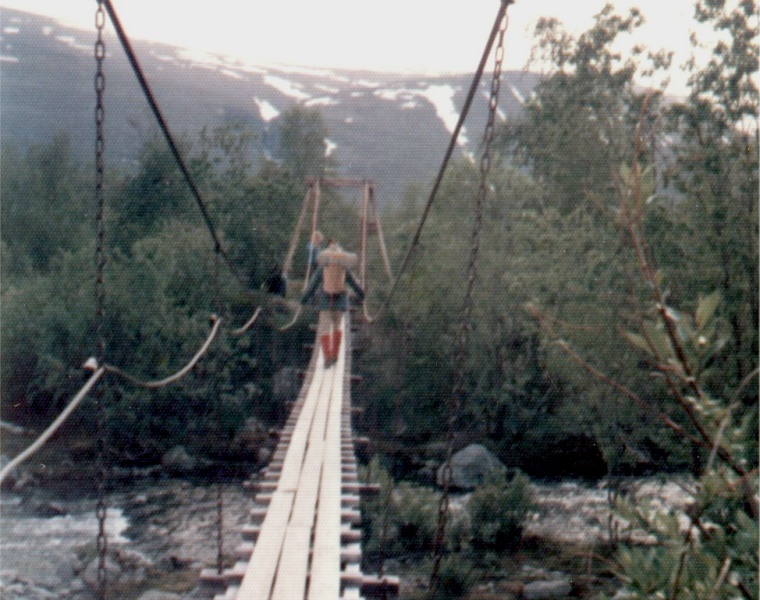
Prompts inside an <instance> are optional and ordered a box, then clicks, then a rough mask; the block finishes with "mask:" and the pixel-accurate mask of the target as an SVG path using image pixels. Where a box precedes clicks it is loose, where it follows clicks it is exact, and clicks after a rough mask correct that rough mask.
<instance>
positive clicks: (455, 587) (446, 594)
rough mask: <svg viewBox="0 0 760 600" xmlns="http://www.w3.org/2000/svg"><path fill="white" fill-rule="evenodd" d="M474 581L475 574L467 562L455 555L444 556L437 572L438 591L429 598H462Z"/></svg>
mask: <svg viewBox="0 0 760 600" xmlns="http://www.w3.org/2000/svg"><path fill="white" fill-rule="evenodd" d="M474 581H475V574H474V572H473V570H472V565H471V564H470V562H469V561H467V560H464V559H462V557H461V556H457V555H449V556H446V557H445V558H444V559H443V560H442V561H441V566H440V569H439V571H438V589H437V591H436V593H435V594H430V598H431V600H432V599H436V600H437V599H439V598H440V599H449V598H462V597H463V596H465V595H466V594H467V592H468V591H469V589H470V588H471V587H472V584H473V583H474Z"/></svg>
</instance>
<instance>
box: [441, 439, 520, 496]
mask: <svg viewBox="0 0 760 600" xmlns="http://www.w3.org/2000/svg"><path fill="white" fill-rule="evenodd" d="M443 468H444V465H441V466H440V467H439V468H438V474H437V477H436V481H437V482H438V485H443ZM506 469H507V468H506V467H505V466H504V464H503V463H502V462H501V461H500V460H499V459H498V458H496V456H494V454H493V453H492V452H490V451H489V450H488V449H487V448H485V447H484V446H481V445H480V444H470V445H469V446H467V447H466V448H463V449H462V450H460V451H459V452H457V453H456V454H454V455H453V456H452V457H451V481H450V482H449V483H450V485H451V487H453V488H458V489H462V490H473V489H475V488H476V487H478V486H481V485H483V484H484V483H485V482H486V481H488V480H489V479H490V478H491V477H495V476H500V475H503V474H504V472H505V471H506Z"/></svg>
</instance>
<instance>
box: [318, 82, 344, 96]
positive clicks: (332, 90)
mask: <svg viewBox="0 0 760 600" xmlns="http://www.w3.org/2000/svg"><path fill="white" fill-rule="evenodd" d="M314 87H315V88H317V89H318V90H319V91H321V92H327V93H328V94H339V93H340V89H339V88H336V87H330V86H329V85H324V84H322V83H318V84H316V85H315V86H314Z"/></svg>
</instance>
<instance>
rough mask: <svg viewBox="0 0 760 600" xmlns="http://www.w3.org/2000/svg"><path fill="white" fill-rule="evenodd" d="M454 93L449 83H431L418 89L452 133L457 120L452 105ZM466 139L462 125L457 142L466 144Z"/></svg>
mask: <svg viewBox="0 0 760 600" xmlns="http://www.w3.org/2000/svg"><path fill="white" fill-rule="evenodd" d="M455 93H456V90H455V89H454V88H453V87H452V86H450V85H431V86H428V88H427V89H425V90H423V91H420V95H421V96H422V97H424V98H425V99H426V100H427V101H428V102H430V104H432V105H433V108H435V113H436V115H438V118H439V119H440V120H441V121H442V122H443V126H444V127H445V128H446V130H447V131H448V132H449V133H454V129H455V128H456V125H457V122H458V121H459V113H458V112H457V109H456V107H455V106H454V94H455ZM467 141H468V140H467V135H466V131H465V128H464V127H462V128H461V130H460V132H459V139H458V143H459V145H460V146H466V145H467Z"/></svg>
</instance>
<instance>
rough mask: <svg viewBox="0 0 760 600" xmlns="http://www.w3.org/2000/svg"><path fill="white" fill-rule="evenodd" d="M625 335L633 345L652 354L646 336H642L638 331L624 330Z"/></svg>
mask: <svg viewBox="0 0 760 600" xmlns="http://www.w3.org/2000/svg"><path fill="white" fill-rule="evenodd" d="M623 335H624V336H625V339H627V340H628V342H629V343H630V344H631V345H632V346H635V347H636V348H639V349H640V350H643V351H644V352H646V353H647V354H649V355H650V356H652V349H651V348H650V347H649V343H648V342H647V341H646V339H644V336H641V335H639V334H638V333H632V332H630V331H624V332H623Z"/></svg>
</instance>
